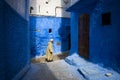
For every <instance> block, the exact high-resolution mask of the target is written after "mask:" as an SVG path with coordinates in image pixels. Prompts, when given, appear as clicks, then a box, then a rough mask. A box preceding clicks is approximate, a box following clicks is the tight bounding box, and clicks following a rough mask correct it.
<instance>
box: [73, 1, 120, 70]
mask: <svg viewBox="0 0 120 80" xmlns="http://www.w3.org/2000/svg"><path fill="white" fill-rule="evenodd" d="M88 1H89V0H88ZM87 3H88V2H87ZM119 3H120V1H119V0H107V1H105V0H98V2H97V4H96V6H95V8H94V9H93V10H91V11H92V12H89V10H88V12H86V11H87V10H85V13H88V14H89V15H90V35H89V36H90V61H92V62H95V63H99V64H104V66H105V67H111V68H113V69H115V70H116V71H118V72H120V51H119V50H120V36H119V34H120V31H119V30H120V27H119V26H120V15H119V14H120V9H119V7H120V5H119ZM80 6H81V5H79V7H80ZM89 7H90V6H89ZM91 7H92V5H91ZM74 8H75V5H74ZM84 8H85V9H87V8H86V7H84ZM88 9H89V8H88ZM77 10H78V11H76V10H75V11H74V10H72V12H71V47H72V48H71V54H74V53H77V52H78V45H77V44H78V18H79V17H80V15H81V14H83V13H84V11H80V10H79V9H78V5H77ZM105 12H111V25H106V26H102V15H101V14H102V13H105Z"/></svg>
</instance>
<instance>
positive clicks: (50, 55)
mask: <svg viewBox="0 0 120 80" xmlns="http://www.w3.org/2000/svg"><path fill="white" fill-rule="evenodd" d="M46 60H47V61H53V39H50V41H49V42H48V46H47V50H46Z"/></svg>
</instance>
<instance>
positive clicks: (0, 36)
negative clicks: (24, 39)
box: [0, 0, 5, 80]
mask: <svg viewBox="0 0 120 80" xmlns="http://www.w3.org/2000/svg"><path fill="white" fill-rule="evenodd" d="M3 5H4V2H3V0H0V80H4V79H5V71H4V67H5V53H4V29H3V28H4V25H3Z"/></svg>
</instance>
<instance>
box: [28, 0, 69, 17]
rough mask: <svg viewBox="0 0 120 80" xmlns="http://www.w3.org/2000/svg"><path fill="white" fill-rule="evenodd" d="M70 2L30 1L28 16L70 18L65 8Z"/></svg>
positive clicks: (62, 0) (53, 0) (56, 0)
mask: <svg viewBox="0 0 120 80" xmlns="http://www.w3.org/2000/svg"><path fill="white" fill-rule="evenodd" d="M69 4H70V0H30V14H31V15H39V16H56V17H70V14H69V12H66V11H65V10H66V7H67V6H68V5H69Z"/></svg>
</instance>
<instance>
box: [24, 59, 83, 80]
mask: <svg viewBox="0 0 120 80" xmlns="http://www.w3.org/2000/svg"><path fill="white" fill-rule="evenodd" d="M22 80H84V78H83V77H82V75H80V73H79V72H78V71H77V68H76V67H74V66H71V65H69V64H68V63H66V62H65V61H64V60H58V61H53V62H49V63H32V64H31V69H30V70H29V71H28V72H27V74H26V75H25V76H24V77H23V79H22Z"/></svg>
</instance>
